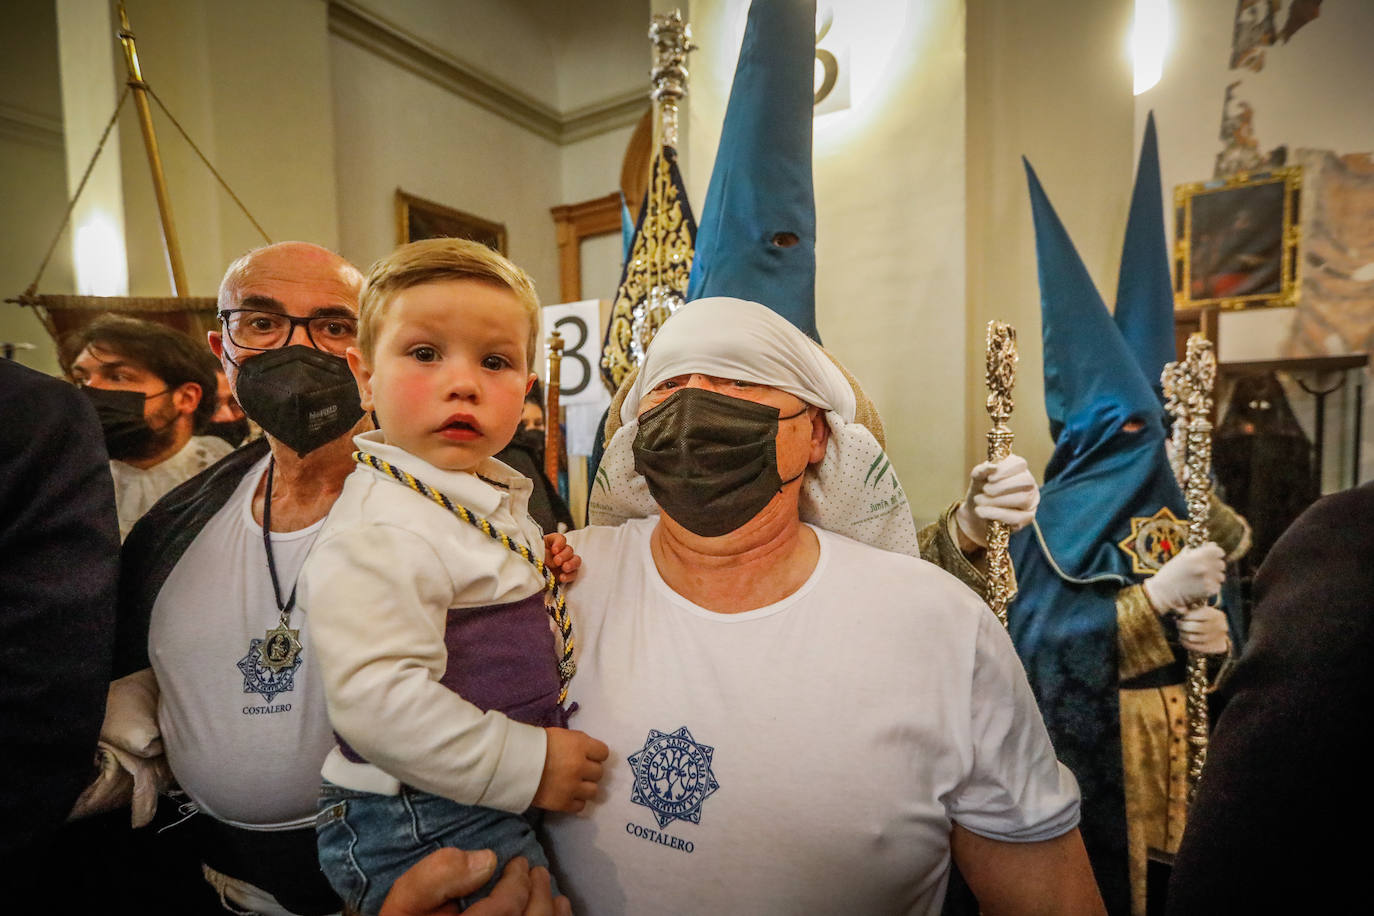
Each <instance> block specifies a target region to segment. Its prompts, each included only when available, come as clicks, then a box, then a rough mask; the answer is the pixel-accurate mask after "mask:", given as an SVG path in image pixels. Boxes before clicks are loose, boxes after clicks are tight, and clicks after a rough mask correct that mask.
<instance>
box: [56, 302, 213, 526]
mask: <svg viewBox="0 0 1374 916" xmlns="http://www.w3.org/2000/svg"><path fill="white" fill-rule="evenodd" d="M66 347H67V353H69V354H72V357H71V376H72V379H73V380H74V381H75V382H76V383H77V384H78V385H80V386H81V387H82V388H83V390H84V391H85V393H86V396H87V397H88V398H89V399H90V400H91V403H92V404H93V405H94V406H95V412H96V416H97V417H98V418H99V419H100V426H101V429H102V431H103V432H104V434H105V447H106V448H107V449H108V450H109V453H110V473H111V474H112V475H113V476H114V485H115V499H116V504H117V507H118V510H119V536H120V537H121V538H125V537H127V536H128V534H129V531H130V529H132V528H133V526H134V522H136V521H138V519H139V518H140V517H141V516H142V515H143V513H145V512H147V511H148V509H150V508H152V505H153V503H155V502H157V501H158V499H159V498H161V497H162V495H163V494H164V493H166V492H167V491H169V490H171V489H172V488H173V487H175V486H176V485H177V484H179V483H181V482H182V481H184V480H187V479H188V478H190V477H193V476H194V475H196V474H198V473H199V472H201V471H202V470H204V469H205V468H207V467H209V466H210V465H212V464H214V463H215V462H216V461H218V460H219V459H220V458H222V457H224V456H225V455H226V454H228V453H229V451H230V450H231V447H230V446H229V445H228V444H227V443H225V442H224V441H223V440H221V439H218V438H215V437H212V436H199V435H195V434H194V433H195V432H196V430H197V429H198V428H199V427H200V426H201V425H203V424H204V423H205V422H206V421H207V420H208V419H209V417H210V415H211V414H212V413H213V412H214V410H215V396H214V392H215V376H214V366H215V360H214V358H213V357H212V356H211V355H210V352H209V351H208V350H207V349H206V348H205V347H204V346H203V345H202V344H199V343H197V342H196V341H195V340H193V339H192V338H190V337H189V336H187V335H186V334H183V333H182V332H180V331H177V330H175V329H173V328H169V327H167V326H166V325H162V324H157V323H155V322H151V321H141V320H139V319H137V318H129V317H125V316H122V315H102V316H100V317H99V318H97V319H96V320H95V321H93V322H91V323H90V324H89V325H87V326H86V327H84V328H82V329H81V330H79V331H77V332H76V333H75V334H73V335H72V336H71V338H69V339H68V341H67V342H66Z"/></svg>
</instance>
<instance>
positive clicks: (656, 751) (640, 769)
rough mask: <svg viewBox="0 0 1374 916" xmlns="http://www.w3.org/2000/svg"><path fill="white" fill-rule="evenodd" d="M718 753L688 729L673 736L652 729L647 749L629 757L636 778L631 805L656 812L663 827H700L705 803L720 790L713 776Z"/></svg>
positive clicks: (655, 814) (647, 741)
mask: <svg viewBox="0 0 1374 916" xmlns="http://www.w3.org/2000/svg"><path fill="white" fill-rule="evenodd" d="M714 753H715V748H713V747H708V746H707V745H705V744H698V743H697V741H696V739H695V738H693V737H692V735H691V733H690V732H689V731H687V727H686V726H683V727H682V728H679V729H678V730H677V731H675V732H673V733H672V734H671V735H669V734H665V733H663V732H661V731H656V730H655V729H652V728H651V729H649V738H648V740H646V741H645V742H644V748H643V749H642V750H639V751H636V752H635V753H633V754H631V755H630V757H629V764H630V770H631V771H632V772H633V773H634V776H635V782H634V788H633V790H631V792H630V801H632V802H634V803H635V804H636V805H643V806H644V807H646V808H648V809H649V810H650V811H653V812H654V817H656V818H658V826H659V827H667V826H668V824H669V823H670V822H672V821H675V820H678V821H690V822H691V823H693V824H700V823H701V803H702V802H704V801H705V800H706V798H707V796H709V795H710V794H711V793H712V792H714V791H716V790H717V789H719V788H720V783H718V782H716V777H715V774H713V773H712V772H711V756H712V755H713V754H714Z"/></svg>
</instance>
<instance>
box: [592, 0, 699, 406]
mask: <svg viewBox="0 0 1374 916" xmlns="http://www.w3.org/2000/svg"><path fill="white" fill-rule="evenodd" d="M649 38H650V40H652V41H653V44H654V65H653V68H652V69H651V70H650V77H651V79H652V80H653V89H652V91H650V93H649V98H651V99H653V101H654V107H655V109H656V113H657V118H656V120H655V126H654V131H655V138H654V139H655V142H654V155H653V158H652V160H651V161H650V163H649V172H650V174H649V187H648V194H647V196H646V199H645V212H644V214H643V218H642V224H641V227H640V230H639V232H638V233H637V235H636V238H635V241H634V245H633V247H632V249H631V251H630V255H629V264H628V265H627V266H626V271H625V278H624V282H623V283H622V284H621V287H620V289H619V290H617V292H616V299H615V302H614V304H613V305H612V306H611V319H610V331H609V333H608V334H607V343H606V347H605V351H604V352H603V354H602V357H601V365H602V366H603V367H604V368H605V369H606V371H607V373H608V374H609V375H610V378H611V381H612V382H613V383H614V384H615V385H617V386H618V385H619V384H620V383H621V382H622V381H623V380H624V378H625V376H626V375H628V374H629V372H630V370H631V369H632V368H634V367H635V366H638V365H639V364H640V363H642V362H643V361H644V351H645V350H646V349H647V348H648V346H649V341H651V340H653V338H654V335H655V334H657V333H658V329H659V327H660V326H662V324H663V322H665V321H667V320H668V316H670V315H672V314H673V312H676V311H677V310H678V309H679V308H681V307H682V305H683V303H684V302H685V301H686V299H685V297H686V294H687V279H688V274H689V272H690V270H691V267H692V255H693V246H692V237H691V233H690V232H689V231H688V222H687V220H686V218H685V216H684V213H683V205H684V203H685V202H684V201H681V200H679V199H678V189H677V186H676V185H675V184H674V183H673V179H672V168H671V162H670V161H669V159H668V156H669V155H671V154H669V153H665V152H664V147H671V148H672V149H674V150H676V148H677V141H678V130H677V128H678V100H679V99H681V98H682V97H683V96H685V95H686V94H687V75H688V74H687V67H686V63H687V54H688V53H689V52H691V51H695V50H696V45H694V44H692V27H691V26H690V25H688V24H687V23H686V22H683V20H682V13H681V12H680V11H678V10H673V12H671V13H658V14H656V15H655V16H654V17H653V19H652V21H651V24H650V26H649Z"/></svg>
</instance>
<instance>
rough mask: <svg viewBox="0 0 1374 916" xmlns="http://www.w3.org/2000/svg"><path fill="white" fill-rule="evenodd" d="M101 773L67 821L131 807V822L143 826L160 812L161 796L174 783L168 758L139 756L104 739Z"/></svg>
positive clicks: (98, 748) (99, 750) (99, 746)
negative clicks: (158, 799) (158, 802)
mask: <svg viewBox="0 0 1374 916" xmlns="http://www.w3.org/2000/svg"><path fill="white" fill-rule="evenodd" d="M95 758H96V764H97V766H99V768H100V773H99V775H97V776H96V778H95V780H94V781H93V782H92V783H91V784H90V785H89V786H87V787H86V788H85V790H84V791H83V792H82V793H81V796H80V797H79V798H78V799H77V800H76V805H75V806H73V808H72V810H71V813H70V814H68V815H67V820H69V821H72V820H76V819H78V818H82V817H89V816H91V815H93V814H103V813H105V812H106V811H114V810H116V809H119V808H123V807H124V806H125V805H128V806H129V822H130V824H131V825H132V826H133V827H135V828H138V827H142V826H144V825H145V824H148V823H149V822H150V821H152V819H153V815H154V814H156V813H157V797H158V794H159V793H160V792H163V791H166V790H167V789H168V788H170V787H171V785H172V772H171V770H170V769H168V767H167V758H166V757H164V756H162V755H161V754H159V755H157V756H156V757H139V756H136V755H134V754H130V753H129V752H128V751H125V750H124V749H122V748H119V747H115V746H114V745H112V744H107V743H105V742H104V741H101V742H99V743H98V744H97V746H96V752H95Z"/></svg>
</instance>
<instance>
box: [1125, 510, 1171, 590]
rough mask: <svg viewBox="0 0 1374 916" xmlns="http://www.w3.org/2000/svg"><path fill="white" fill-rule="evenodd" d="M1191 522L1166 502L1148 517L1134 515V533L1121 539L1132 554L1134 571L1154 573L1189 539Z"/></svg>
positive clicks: (1130, 554)
mask: <svg viewBox="0 0 1374 916" xmlns="http://www.w3.org/2000/svg"><path fill="white" fill-rule="evenodd" d="M1187 537H1188V529H1187V526H1185V525H1184V524H1183V522H1182V521H1181V520H1179V518H1178V516H1176V515H1174V513H1173V512H1172V511H1170V510H1169V507H1168V506H1163V507H1161V508H1160V510H1159V511H1158V512H1156V513H1155V514H1154V515H1152V516H1149V517H1148V518H1141V517H1138V516H1137V517H1135V518H1132V519H1131V533H1130V534H1129V535H1127V536H1126V537H1125V538H1123V539H1121V540H1120V541H1118V542H1117V546H1119V547H1120V548H1121V549H1122V550H1124V551H1126V554H1127V556H1129V557H1130V558H1131V572H1135V573H1140V574H1142V575H1153V574H1154V573H1157V572H1159V569H1160V567H1161V566H1163V565H1164V564H1165V563H1167V562H1169V560H1170V558H1172V557H1173V556H1174V554H1176V553H1178V552H1179V551H1180V550H1182V549H1183V547H1184V545H1185V544H1186V543H1187Z"/></svg>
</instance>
